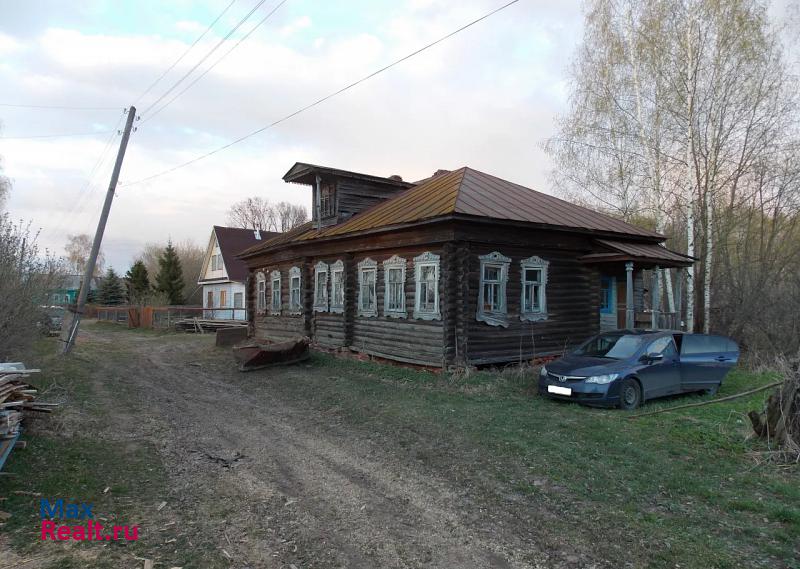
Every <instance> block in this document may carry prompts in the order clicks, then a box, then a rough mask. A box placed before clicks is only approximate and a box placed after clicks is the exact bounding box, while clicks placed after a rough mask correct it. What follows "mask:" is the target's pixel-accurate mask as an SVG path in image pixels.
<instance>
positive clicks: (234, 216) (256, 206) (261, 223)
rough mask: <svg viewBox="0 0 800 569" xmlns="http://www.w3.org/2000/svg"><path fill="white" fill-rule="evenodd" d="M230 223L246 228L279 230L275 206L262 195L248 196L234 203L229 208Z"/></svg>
mask: <svg viewBox="0 0 800 569" xmlns="http://www.w3.org/2000/svg"><path fill="white" fill-rule="evenodd" d="M228 223H229V224H231V225H232V226H234V227H242V228H244V229H260V230H262V231H277V222H276V217H275V208H274V207H273V206H272V204H270V203H269V202H268V201H267V200H265V199H263V198H260V197H255V198H247V199H244V200H242V201H239V202H236V203H235V204H233V205H232V206H231V207H230V209H229V210H228Z"/></svg>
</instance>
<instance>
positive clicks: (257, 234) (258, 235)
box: [253, 229, 261, 241]
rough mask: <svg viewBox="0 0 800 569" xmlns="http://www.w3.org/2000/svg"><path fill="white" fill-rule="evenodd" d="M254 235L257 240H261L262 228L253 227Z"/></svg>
mask: <svg viewBox="0 0 800 569" xmlns="http://www.w3.org/2000/svg"><path fill="white" fill-rule="evenodd" d="M253 235H255V238H256V241H261V230H259V229H253Z"/></svg>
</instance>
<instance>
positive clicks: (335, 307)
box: [330, 259, 345, 314]
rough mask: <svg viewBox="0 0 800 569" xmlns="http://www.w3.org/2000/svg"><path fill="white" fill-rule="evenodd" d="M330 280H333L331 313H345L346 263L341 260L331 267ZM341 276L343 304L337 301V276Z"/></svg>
mask: <svg viewBox="0 0 800 569" xmlns="http://www.w3.org/2000/svg"><path fill="white" fill-rule="evenodd" d="M330 271H331V272H330V279H331V296H330V311H331V312H335V313H337V314H342V313H343V312H344V293H345V290H344V263H343V262H342V260H341V259H339V260H338V261H336V262H335V263H333V264H331V266H330ZM337 274H339V275H341V287H342V302H341V303H338V302H337V299H336V275H337Z"/></svg>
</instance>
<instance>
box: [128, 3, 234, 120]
mask: <svg viewBox="0 0 800 569" xmlns="http://www.w3.org/2000/svg"><path fill="white" fill-rule="evenodd" d="M235 3H236V0H231V3H230V4H228V5H227V6H226V7H225V9H224V10H222V12H220V13H219V15H218V16H217V17H216V18H215V19H214V21H213V22H211V23H210V24H209V25H208V27H207V28H206V30H205V31H204V32H203V33H202V34H200V36H199V37H198V38H197V39H196V40H194V43H192V45H190V46H189V47H188V48H187V49H186V51H184V52H183V53H182V54H181V56H180V57H179V58H178V59H176V60H175V61H174V62H173V63H172V65H170V66H169V67H167V69H165V70H164V73H162V74H161V75H159V76H158V78H156V80H155V81H153V82H152V83H150V86H149V87H148V88H147V89H145V90H144V92H142V94H141V95H139V96H138V97H136V100H135V101H134V103H133V104H134V105H135V104H136V103H138V102H139V101H140V100H141V98H142V97H144V96H145V95H147V94H148V93H149V92H150V91H151V90H152V89H153V87H155V86H156V85H158V83H159V81H161V80H162V79H163V78H164V77H166V75H167V73H169V72H170V71H172V70H173V69H175V66H176V65H178V64H179V63H180V62H181V61H183V58H184V57H186V56H187V55H188V54H189V52H190V51H192V49H194V47H195V46H196V45H197V44H198V43H200V40H202V39H203V38H204V37H205V36H206V34H207V33H208V32H210V31H211V29H212V28H213V27H214V26H215V25H216V24H217V22H219V20H220V18H222V16H224V15H225V13H226V12H227V11H228V10H229V9H230V7H231V6H233V5H234V4H235Z"/></svg>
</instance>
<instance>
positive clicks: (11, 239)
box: [0, 214, 63, 361]
mask: <svg viewBox="0 0 800 569" xmlns="http://www.w3.org/2000/svg"><path fill="white" fill-rule="evenodd" d="M37 237H38V233H33V232H32V231H31V226H30V223H28V224H25V223H24V222H22V221H20V222H16V223H15V222H13V221H12V220H11V219H10V217H9V216H8V214H2V215H0V361H7V360H9V359H12V358H21V357H23V356H24V355H25V353H26V352H27V350H28V349H29V348H30V346H31V344H32V343H33V341H34V339H35V338H36V336H37V335H38V334H39V331H40V326H41V324H42V322H43V318H44V310H43V309H42V305H43V304H45V303H46V302H47V296H48V291H49V290H50V289H52V288H55V286H56V285H57V283H58V281H59V279H60V278H62V277H63V270H62V267H61V263H60V261H59V260H58V259H56V258H55V257H53V256H52V255H50V254H49V253H45V254H41V253H40V251H39V248H38V246H37V244H36V240H37Z"/></svg>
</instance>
